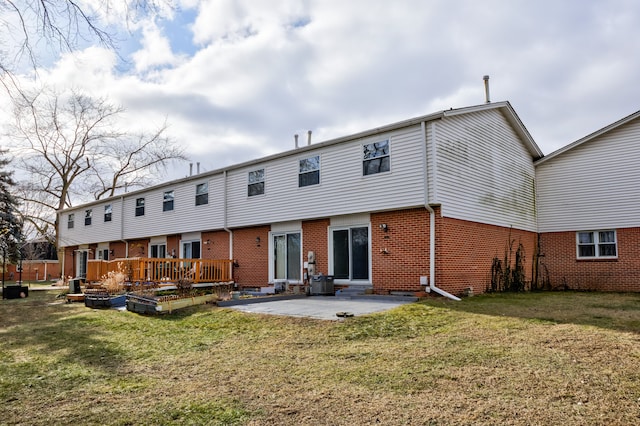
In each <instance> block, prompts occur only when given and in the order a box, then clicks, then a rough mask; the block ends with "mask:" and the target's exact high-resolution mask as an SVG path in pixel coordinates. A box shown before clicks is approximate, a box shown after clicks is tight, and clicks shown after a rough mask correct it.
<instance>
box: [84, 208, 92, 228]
mask: <svg viewBox="0 0 640 426" xmlns="http://www.w3.org/2000/svg"><path fill="white" fill-rule="evenodd" d="M92 215H93V211H92V210H91V209H89V210H85V211H84V226H88V225H91V216H92Z"/></svg>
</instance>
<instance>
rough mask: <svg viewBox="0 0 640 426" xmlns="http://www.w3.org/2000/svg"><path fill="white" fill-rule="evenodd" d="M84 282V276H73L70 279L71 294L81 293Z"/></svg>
mask: <svg viewBox="0 0 640 426" xmlns="http://www.w3.org/2000/svg"><path fill="white" fill-rule="evenodd" d="M81 283H82V278H73V279H70V280H69V293H71V294H80V293H82V290H81V289H80V284H81Z"/></svg>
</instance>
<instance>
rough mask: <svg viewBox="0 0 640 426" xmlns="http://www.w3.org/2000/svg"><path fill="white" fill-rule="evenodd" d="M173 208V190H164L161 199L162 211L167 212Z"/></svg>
mask: <svg viewBox="0 0 640 426" xmlns="http://www.w3.org/2000/svg"><path fill="white" fill-rule="evenodd" d="M171 210H173V191H165V193H164V197H163V201H162V211H163V212H169V211H171Z"/></svg>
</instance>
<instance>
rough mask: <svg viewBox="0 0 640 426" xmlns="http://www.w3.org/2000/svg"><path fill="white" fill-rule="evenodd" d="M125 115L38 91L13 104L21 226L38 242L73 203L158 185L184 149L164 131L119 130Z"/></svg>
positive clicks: (97, 102) (102, 104)
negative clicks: (21, 178)
mask: <svg viewBox="0 0 640 426" xmlns="http://www.w3.org/2000/svg"><path fill="white" fill-rule="evenodd" d="M123 112H124V110H123V109H122V108H121V107H118V106H114V105H112V104H110V103H109V102H107V101H106V100H105V99H95V98H91V97H88V96H85V95H83V94H81V93H77V92H75V91H72V92H71V93H69V94H67V95H61V94H57V93H45V92H41V93H39V94H37V95H36V96H33V97H30V98H28V97H26V96H23V97H22V98H21V101H20V102H16V103H15V125H14V127H13V129H11V131H10V134H9V135H7V137H8V138H10V139H12V140H13V141H14V142H15V143H14V145H17V146H20V147H21V148H20V164H21V168H22V169H23V170H24V171H25V172H27V173H28V176H29V179H28V182H26V183H25V184H24V185H23V186H22V192H21V197H22V201H23V203H24V204H26V205H28V206H29V207H28V208H27V209H25V218H24V219H25V220H26V221H28V222H30V223H31V224H32V226H33V227H35V229H36V230H37V231H38V233H39V234H41V235H46V234H47V232H48V231H49V230H51V229H54V235H55V236H56V237H57V227H56V223H55V212H56V211H57V210H60V209H63V208H67V207H72V206H73V204H74V203H75V202H86V201H89V200H91V199H95V200H98V199H102V198H106V197H109V196H113V195H115V194H116V193H117V192H118V190H121V189H122V188H124V187H125V186H126V187H128V188H132V189H134V188H140V187H144V186H148V185H149V184H151V183H153V182H156V181H157V174H158V173H162V172H164V170H165V168H166V166H167V165H168V164H169V163H170V162H171V161H173V160H185V159H186V158H185V156H184V154H183V152H182V149H181V148H180V147H178V146H177V144H175V143H174V142H173V141H172V140H170V139H169V138H168V137H167V136H165V133H166V132H165V131H166V128H167V127H166V124H163V125H162V126H160V128H158V129H156V130H154V131H152V132H150V133H133V132H129V131H126V130H119V129H118V125H117V120H118V119H119V118H120V117H121V115H122V114H123Z"/></svg>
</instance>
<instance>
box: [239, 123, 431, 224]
mask: <svg viewBox="0 0 640 426" xmlns="http://www.w3.org/2000/svg"><path fill="white" fill-rule="evenodd" d="M385 139H388V140H389V144H390V150H391V153H392V154H391V155H392V157H393V158H392V163H393V168H392V170H391V172H387V173H379V174H375V175H369V176H363V175H362V167H363V166H362V161H363V153H362V149H363V148H362V147H363V145H364V144H367V143H374V142H379V141H381V140H385ZM315 155H320V157H321V159H322V167H321V169H320V182H322V183H321V185H313V186H307V187H304V188H299V182H298V174H299V167H300V158H301V156H302V154H300V153H296V152H292V154H291V155H289V156H286V157H282V158H277V159H274V160H271V161H269V162H265V163H264V168H265V176H267V187H268V188H266V190H265V194H264V196H260V197H247V174H248V172H250V171H253V170H256V169H257V167H256V166H252V167H247V168H242V169H237V170H231V171H229V172H228V191H229V192H228V226H229V227H240V226H250V225H258V224H265V223H274V222H284V221H290V220H305V219H312V218H318V217H329V216H334V215H341V214H351V213H359V212H368V211H381V210H393V209H402V208H411V207H417V206H422V205H424V199H425V197H424V161H423V155H424V149H423V147H422V136H421V133H420V125H413V126H410V127H407V128H403V129H399V130H396V131H394V132H389V133H385V134H384V135H376V136H373V137H367V138H362V139H356V140H353V141H348V142H344V143H341V144H337V145H331V146H326V147H318V149H317V150H309V151H306V152H305V154H304V158H308V157H311V156H315Z"/></svg>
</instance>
